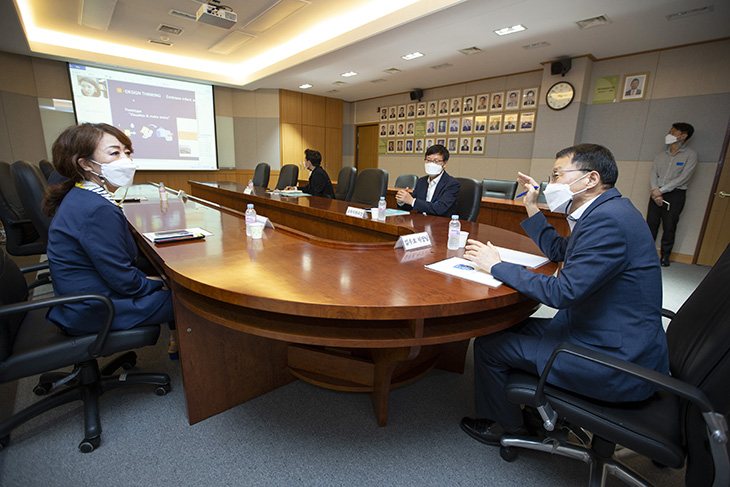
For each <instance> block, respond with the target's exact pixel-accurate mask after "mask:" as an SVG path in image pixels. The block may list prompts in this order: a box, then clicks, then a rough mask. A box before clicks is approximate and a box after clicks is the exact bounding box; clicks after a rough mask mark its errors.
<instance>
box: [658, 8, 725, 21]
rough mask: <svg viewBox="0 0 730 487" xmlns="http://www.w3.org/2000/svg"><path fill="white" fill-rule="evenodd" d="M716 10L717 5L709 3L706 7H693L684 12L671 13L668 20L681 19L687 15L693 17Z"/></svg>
mask: <svg viewBox="0 0 730 487" xmlns="http://www.w3.org/2000/svg"><path fill="white" fill-rule="evenodd" d="M714 10H715V7H714V6H712V5H708V6H706V7H699V8H693V9H692V10H685V11H683V12H675V13H673V14H669V15H667V20H679V19H683V18H685V17H691V16H693V15H700V14H709V13H710V12H712V11H714Z"/></svg>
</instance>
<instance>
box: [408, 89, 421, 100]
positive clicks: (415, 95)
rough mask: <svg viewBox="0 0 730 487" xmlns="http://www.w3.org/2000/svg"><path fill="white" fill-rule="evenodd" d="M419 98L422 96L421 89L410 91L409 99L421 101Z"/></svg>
mask: <svg viewBox="0 0 730 487" xmlns="http://www.w3.org/2000/svg"><path fill="white" fill-rule="evenodd" d="M421 98H423V90H413V91H411V100H418V101H421Z"/></svg>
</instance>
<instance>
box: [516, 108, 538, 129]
mask: <svg viewBox="0 0 730 487" xmlns="http://www.w3.org/2000/svg"><path fill="white" fill-rule="evenodd" d="M519 130H520V132H533V131H534V130H535V112H521V113H520V128H519Z"/></svg>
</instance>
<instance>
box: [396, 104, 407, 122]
mask: <svg viewBox="0 0 730 487" xmlns="http://www.w3.org/2000/svg"><path fill="white" fill-rule="evenodd" d="M405 118H406V106H405V105H398V120H404V119H405Z"/></svg>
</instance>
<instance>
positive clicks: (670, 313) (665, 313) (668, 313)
mask: <svg viewBox="0 0 730 487" xmlns="http://www.w3.org/2000/svg"><path fill="white" fill-rule="evenodd" d="M675 316H676V313H675V312H674V311H672V310H669V309H666V308H662V317H663V318H669V319H670V320H673V319H674V317H675Z"/></svg>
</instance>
